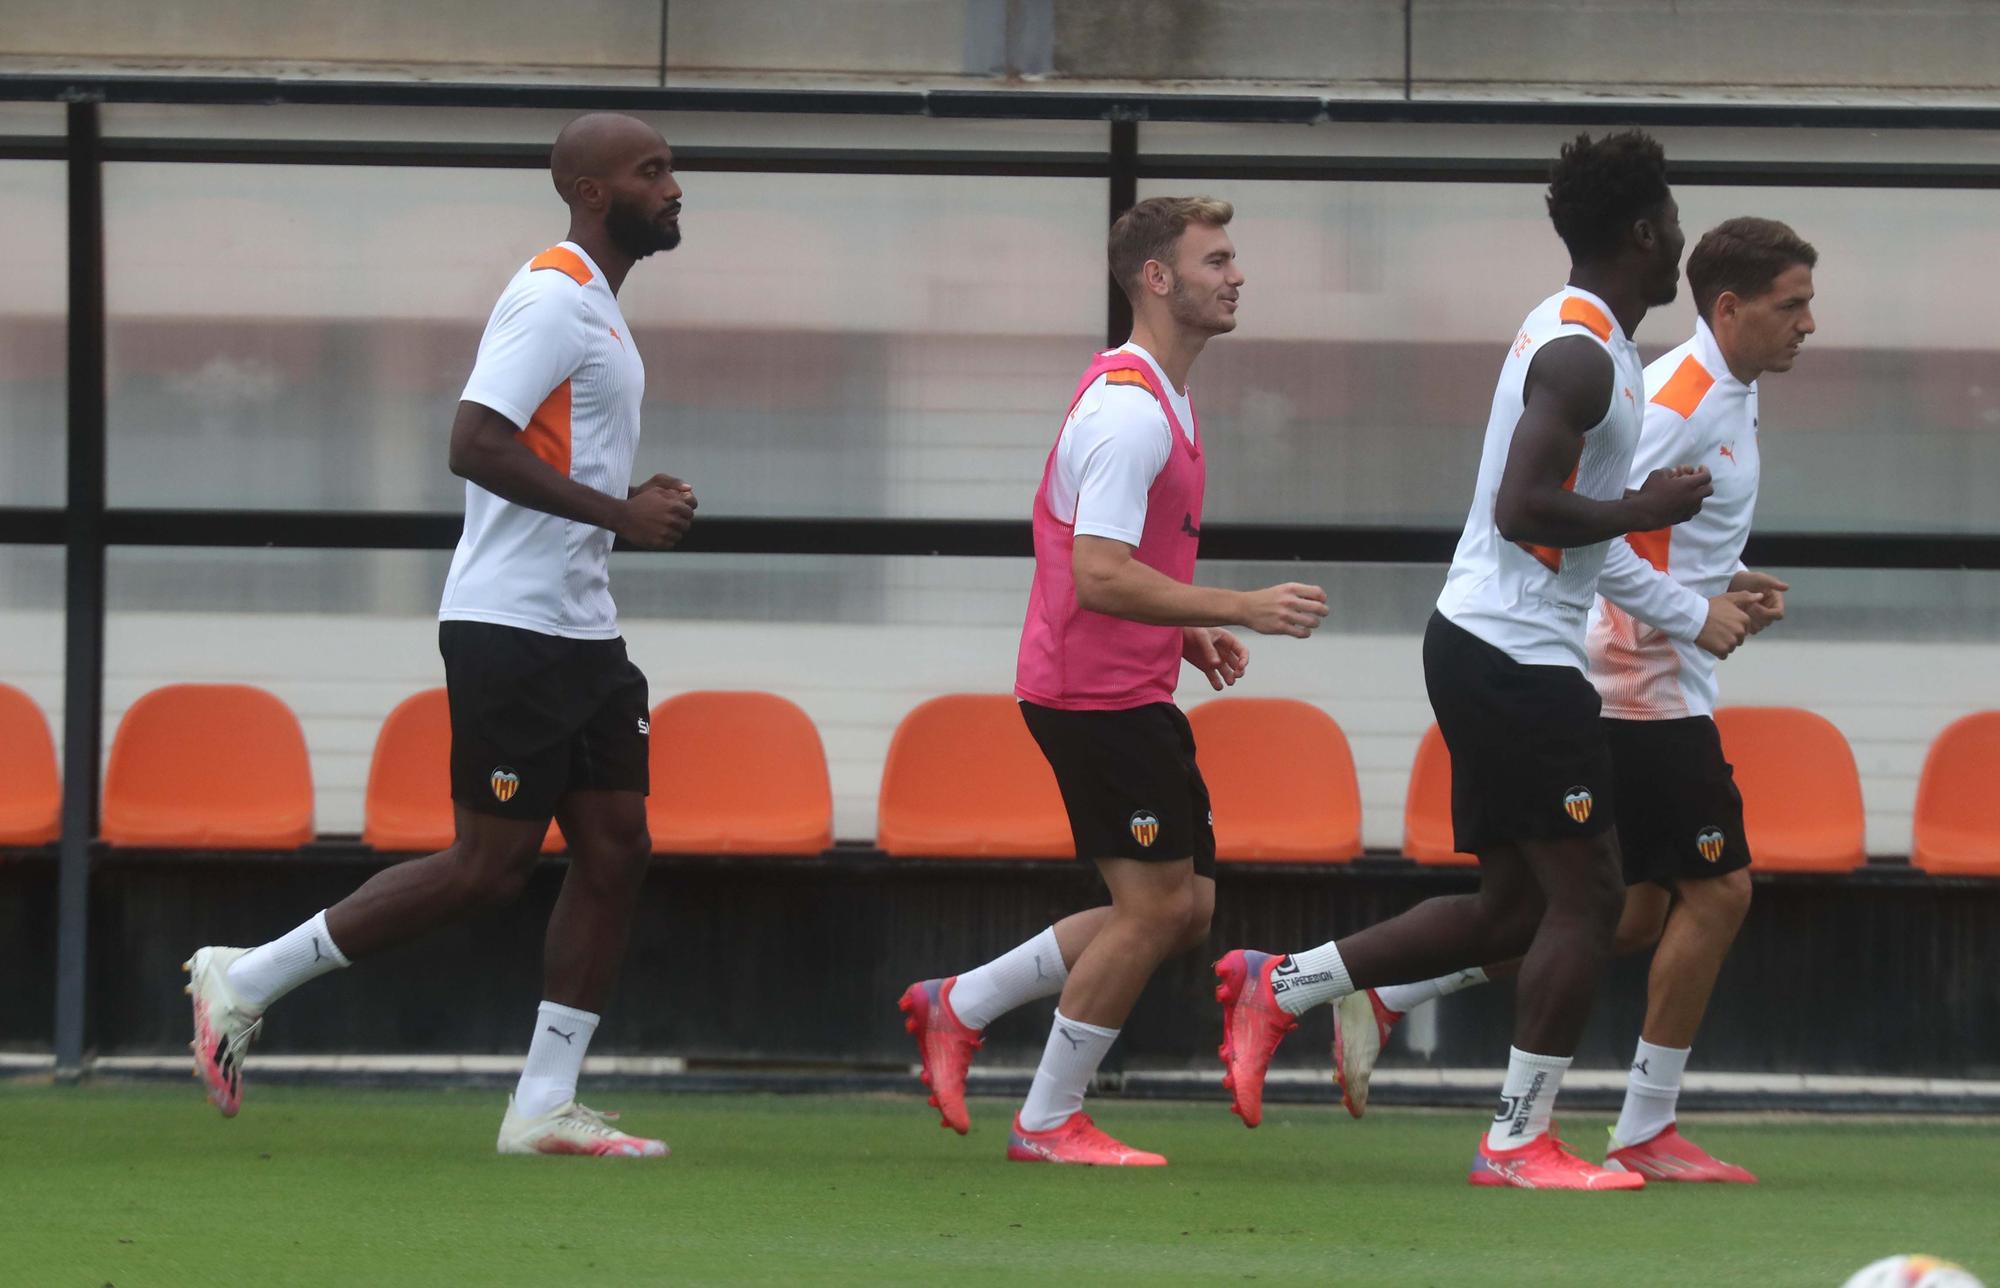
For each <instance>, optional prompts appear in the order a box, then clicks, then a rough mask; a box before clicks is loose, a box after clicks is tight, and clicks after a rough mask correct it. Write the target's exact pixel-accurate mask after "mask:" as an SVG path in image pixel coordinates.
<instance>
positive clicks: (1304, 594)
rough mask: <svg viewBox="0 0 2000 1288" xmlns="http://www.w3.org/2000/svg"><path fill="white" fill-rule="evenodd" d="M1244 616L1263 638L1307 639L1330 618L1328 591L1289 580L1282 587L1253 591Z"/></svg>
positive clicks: (1245, 621) (1249, 596)
mask: <svg viewBox="0 0 2000 1288" xmlns="http://www.w3.org/2000/svg"><path fill="white" fill-rule="evenodd" d="M1245 598H1246V599H1247V600H1248V601H1249V602H1248V604H1247V606H1246V607H1245V610H1244V613H1243V625H1245V626H1248V627H1249V628H1250V629H1251V630H1253V631H1256V632H1257V633H1258V634H1259V635H1290V636H1293V637H1294V638H1297V639H1304V638H1306V636H1308V635H1311V634H1312V633H1313V628H1314V627H1316V626H1318V625H1319V624H1320V622H1321V620H1322V619H1324V618H1325V617H1326V612H1327V609H1326V592H1325V591H1323V590H1321V589H1320V588H1319V587H1318V586H1307V585H1303V584H1301V583H1299V582H1296V581H1288V582H1286V583H1285V584H1284V585H1282V586H1270V587H1267V588H1265V589H1263V590H1253V591H1251V592H1250V593H1249V594H1248V595H1247V596H1245Z"/></svg>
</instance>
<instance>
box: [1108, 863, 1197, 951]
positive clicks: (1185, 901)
mask: <svg viewBox="0 0 2000 1288" xmlns="http://www.w3.org/2000/svg"><path fill="white" fill-rule="evenodd" d="M1195 904H1196V898H1195V891H1194V880H1193V878H1192V877H1190V878H1189V879H1188V880H1187V881H1184V882H1181V883H1180V884H1178V885H1171V886H1164V887H1160V888H1157V889H1153V890H1149V891H1148V892H1147V893H1146V896H1145V897H1144V898H1142V899H1137V900H1133V901H1132V902H1131V905H1130V906H1129V907H1128V908H1127V909H1125V913H1126V915H1127V916H1130V917H1132V918H1133V919H1134V920H1136V921H1137V922H1139V923H1140V924H1141V925H1142V926H1144V927H1145V929H1146V932H1147V938H1149V939H1152V940H1154V941H1156V942H1158V943H1160V944H1165V945H1178V944H1179V943H1181V942H1182V940H1183V939H1184V938H1185V936H1186V935H1187V930H1188V926H1189V924H1190V923H1191V922H1192V921H1193V920H1194V916H1195Z"/></svg>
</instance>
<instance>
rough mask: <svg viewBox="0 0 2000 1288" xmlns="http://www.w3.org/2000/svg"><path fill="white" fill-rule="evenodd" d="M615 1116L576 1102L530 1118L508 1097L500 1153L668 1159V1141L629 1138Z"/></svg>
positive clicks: (501, 1129) (639, 1137)
mask: <svg viewBox="0 0 2000 1288" xmlns="http://www.w3.org/2000/svg"><path fill="white" fill-rule="evenodd" d="M617 1120H618V1115H617V1114H615V1113H599V1112H598V1111H597V1110H595V1109H588V1108H585V1107H584V1106H582V1105H580V1104H578V1103H576V1101H574V1100H572V1101H570V1102H569V1103H568V1104H564V1105H557V1106H556V1107H555V1108H554V1109H552V1110H550V1111H549V1112H548V1113H545V1114H542V1115H541V1116H540V1117H536V1118H527V1117H523V1116H522V1115H520V1114H517V1113H515V1112H514V1097H512V1096H508V1097H507V1116H506V1117H505V1118H502V1119H501V1120H500V1152H501V1153H503V1154H588V1155H591V1156H594V1157H597V1158H665V1157H666V1156H667V1155H668V1153H670V1152H671V1151H669V1150H668V1149H667V1146H666V1142H665V1141H658V1140H647V1139H646V1138H645V1137H643V1136H629V1135H627V1134H626V1133H624V1132H622V1131H619V1130H618V1129H617V1128H616V1127H613V1126H612V1125H611V1124H612V1123H614V1122H616V1121H617Z"/></svg>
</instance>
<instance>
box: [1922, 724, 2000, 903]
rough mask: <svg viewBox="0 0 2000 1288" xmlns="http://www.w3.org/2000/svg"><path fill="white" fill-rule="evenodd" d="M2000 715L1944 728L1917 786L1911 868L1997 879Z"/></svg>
mask: <svg viewBox="0 0 2000 1288" xmlns="http://www.w3.org/2000/svg"><path fill="white" fill-rule="evenodd" d="M1997 787H2000V711H1980V712H1976V713H1974V714H1972V715H1969V716H1965V717H1963V718H1961V719H1958V720H1954V721H1952V723H1950V724H1949V725H1946V726H1945V730H1944V732H1943V733H1941V734H1939V735H1938V736H1937V741H1936V742H1933V743H1932V744H1931V749H1930V754H1929V755H1927V756H1925V757H1924V775H1923V777H1922V778H1921V779H1919V780H1918V781H1917V818H1916V826H1915V830H1914V834H1913V836H1912V838H1911V843H1910V862H1911V864H1913V865H1914V866H1916V867H1919V868H1922V869H1923V870H1924V871H1926V872H1934V873H1939V874H1941V875H1949V876H1988V877H1996V876H2000V794H1996V788H1997Z"/></svg>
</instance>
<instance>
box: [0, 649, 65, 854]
mask: <svg viewBox="0 0 2000 1288" xmlns="http://www.w3.org/2000/svg"><path fill="white" fill-rule="evenodd" d="M61 832H62V782H61V779H60V778H59V777H58V776H57V774H56V744H55V741H54V740H53V739H51V738H50V737H49V722H48V720H47V719H46V718H44V717H43V715H42V709H41V708H40V707H38V706H36V705H35V700H34V699H33V698H31V697H29V696H28V695H27V694H25V693H23V692H21V691H20V690H19V689H17V688H14V687H13V686H12V685H7V684H0V845H23V846H25V845H47V844H48V843H49V842H51V841H53V840H55V839H56V837H57V836H58V835H60V834H61Z"/></svg>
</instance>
